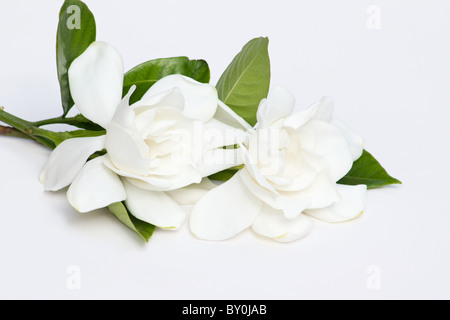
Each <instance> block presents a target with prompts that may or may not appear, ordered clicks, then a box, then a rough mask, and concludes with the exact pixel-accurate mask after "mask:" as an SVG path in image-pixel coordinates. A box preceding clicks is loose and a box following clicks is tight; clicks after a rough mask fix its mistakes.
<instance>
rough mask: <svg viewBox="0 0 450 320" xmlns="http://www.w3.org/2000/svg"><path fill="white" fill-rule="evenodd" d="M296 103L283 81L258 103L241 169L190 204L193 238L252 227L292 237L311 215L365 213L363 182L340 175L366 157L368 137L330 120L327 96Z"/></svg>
mask: <svg viewBox="0 0 450 320" xmlns="http://www.w3.org/2000/svg"><path fill="white" fill-rule="evenodd" d="M294 106H295V98H294V96H293V95H292V94H291V93H290V92H288V91H287V90H286V89H284V88H283V87H280V86H276V87H274V88H273V89H272V90H271V92H270V94H269V96H268V98H267V99H264V100H263V101H262V102H261V104H260V106H259V109H258V113H257V119H258V123H257V125H256V126H255V129H254V130H253V131H252V132H250V138H249V140H248V141H247V142H246V143H245V144H242V145H241V148H240V149H241V151H242V155H243V158H244V162H245V166H244V168H243V169H241V170H240V171H239V172H238V173H237V174H236V175H235V176H234V177H233V178H232V179H230V180H229V181H227V182H225V183H224V184H222V185H220V186H219V187H217V188H215V189H213V190H211V191H209V192H208V193H207V194H206V195H205V196H204V197H203V198H201V199H200V200H199V202H198V203H197V205H196V206H195V207H194V209H193V211H192V214H191V218H190V227H191V230H192V232H193V234H194V235H195V236H196V237H198V238H200V239H207V240H225V239H228V238H231V237H233V236H235V235H236V234H238V233H239V232H241V231H243V230H244V229H247V228H249V227H251V228H252V229H253V230H254V231H255V232H256V233H258V234H260V235H263V236H266V237H269V238H272V239H274V240H277V241H281V242H289V241H293V240H296V239H299V238H301V237H302V236H304V235H306V234H307V233H308V232H309V231H310V229H311V224H312V222H311V219H310V218H309V217H308V216H312V217H314V218H318V219H320V220H323V221H326V222H341V221H346V220H350V219H353V218H355V217H357V216H358V215H359V214H361V212H362V211H363V208H364V202H365V192H366V186H365V185H358V186H346V185H340V184H337V183H336V182H337V181H338V180H340V179H341V178H342V177H343V176H344V175H345V174H346V173H347V172H348V171H349V170H350V169H351V167H352V164H353V162H354V161H355V160H356V159H358V158H359V157H360V156H361V154H362V151H363V147H362V145H363V140H362V139H361V138H360V137H359V136H357V135H356V134H354V133H353V132H351V131H350V130H349V129H348V128H347V127H346V126H345V125H344V124H343V123H342V122H341V121H339V120H337V119H332V113H333V104H332V101H331V99H329V98H323V99H322V100H321V101H319V102H317V103H315V104H314V105H312V106H311V107H309V108H308V109H306V110H303V111H301V112H299V113H295V114H292V113H293V110H294ZM217 203H220V204H221V205H220V206H218V205H217Z"/></svg>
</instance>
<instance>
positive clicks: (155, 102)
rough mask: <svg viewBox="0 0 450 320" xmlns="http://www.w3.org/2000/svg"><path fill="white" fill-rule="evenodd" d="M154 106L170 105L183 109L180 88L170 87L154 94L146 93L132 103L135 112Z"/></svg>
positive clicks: (182, 97)
mask: <svg viewBox="0 0 450 320" xmlns="http://www.w3.org/2000/svg"><path fill="white" fill-rule="evenodd" d="M155 107H170V108H175V109H178V110H180V111H183V109H184V96H183V94H182V92H181V90H180V89H179V88H172V89H169V90H167V91H163V92H160V93H158V94H154V95H150V94H146V95H144V96H143V97H142V98H141V100H139V101H137V102H136V103H134V104H133V105H132V108H133V109H134V110H135V111H136V113H137V114H139V113H141V112H145V111H147V110H148V109H151V108H155Z"/></svg>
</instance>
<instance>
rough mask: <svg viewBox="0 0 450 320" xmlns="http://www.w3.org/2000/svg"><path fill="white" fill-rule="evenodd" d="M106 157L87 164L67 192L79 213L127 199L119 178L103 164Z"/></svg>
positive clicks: (70, 201)
mask: <svg viewBox="0 0 450 320" xmlns="http://www.w3.org/2000/svg"><path fill="white" fill-rule="evenodd" d="M104 158H105V156H102V157H98V158H95V159H93V160H91V161H89V162H87V163H86V165H85V166H84V167H83V169H82V170H81V171H80V173H79V174H78V175H77V177H76V178H75V180H74V181H73V182H72V184H71V186H70V188H69V190H68V191H67V198H68V200H69V203H70V204H71V205H72V206H73V207H74V208H75V209H76V210H77V211H79V212H89V211H92V210H96V209H100V208H104V207H107V206H109V205H110V204H111V203H115V202H119V201H123V200H125V198H126V193H125V189H124V187H123V184H122V182H121V181H120V179H119V177H118V176H117V175H116V174H115V173H114V172H112V171H111V170H109V169H108V168H107V167H105V165H104V164H103V161H104Z"/></svg>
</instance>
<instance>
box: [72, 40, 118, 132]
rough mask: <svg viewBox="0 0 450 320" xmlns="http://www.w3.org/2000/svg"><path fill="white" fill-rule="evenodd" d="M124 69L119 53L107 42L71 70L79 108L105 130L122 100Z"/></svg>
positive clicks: (92, 49) (96, 45)
mask: <svg viewBox="0 0 450 320" xmlns="http://www.w3.org/2000/svg"><path fill="white" fill-rule="evenodd" d="M123 69H124V67H123V61H122V57H121V56H120V54H119V52H118V51H117V50H116V49H114V48H113V47H112V46H110V45H109V44H107V43H105V42H94V43H92V44H91V45H90V46H89V48H87V49H86V51H85V52H84V53H83V54H81V56H79V57H78V58H77V59H75V60H74V61H73V62H72V65H71V66H70V68H69V85H70V92H71V94H72V98H73V100H74V102H75V105H76V107H77V108H78V110H80V112H81V113H82V114H83V115H84V116H85V117H86V118H88V119H89V120H91V121H93V122H95V123H98V124H99V125H101V126H102V127H104V128H106V126H107V125H108V123H109V122H110V121H111V119H112V117H113V115H114V112H115V110H116V107H117V105H118V104H119V102H120V100H121V99H122V86H123V74H124V70H123Z"/></svg>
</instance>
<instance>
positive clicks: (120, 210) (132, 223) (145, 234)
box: [108, 202, 156, 242]
mask: <svg viewBox="0 0 450 320" xmlns="http://www.w3.org/2000/svg"><path fill="white" fill-rule="evenodd" d="M108 209H109V211H111V213H112V214H114V215H115V216H116V217H117V219H119V220H120V221H121V222H122V223H123V224H125V225H126V226H127V227H128V228H130V229H131V230H133V231H135V232H137V233H138V234H139V235H140V236H141V237H142V238H143V239H144V240H145V241H147V242H148V240H149V239H150V238H151V236H152V235H153V231H155V228H156V227H155V226H154V225H152V224H149V223H147V222H144V221H141V220H139V219H136V218H135V217H133V215H132V214H131V213H130V212H129V211H128V209H127V207H126V206H125V205H124V204H123V203H122V202H116V203H113V204H111V205H109V207H108Z"/></svg>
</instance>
